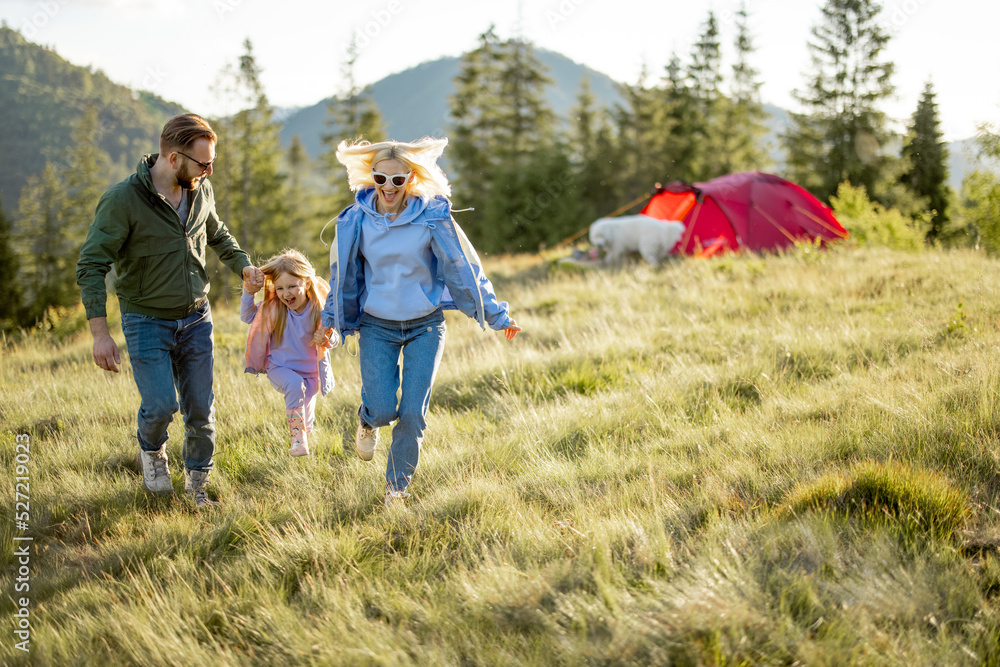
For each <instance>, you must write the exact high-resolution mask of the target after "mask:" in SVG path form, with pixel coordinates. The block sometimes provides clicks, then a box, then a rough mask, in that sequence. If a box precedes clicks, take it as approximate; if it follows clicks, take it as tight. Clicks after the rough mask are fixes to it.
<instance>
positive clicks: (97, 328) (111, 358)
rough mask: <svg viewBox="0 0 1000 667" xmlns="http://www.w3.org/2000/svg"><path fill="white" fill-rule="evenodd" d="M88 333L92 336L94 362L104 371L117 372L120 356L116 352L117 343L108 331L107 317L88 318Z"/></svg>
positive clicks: (120, 360)
mask: <svg viewBox="0 0 1000 667" xmlns="http://www.w3.org/2000/svg"><path fill="white" fill-rule="evenodd" d="M90 333H91V335H92V336H93V337H94V363H95V364H97V365H98V366H100V367H101V368H102V369H104V370H106V371H111V372H113V373H117V372H118V364H120V363H121V362H122V358H121V355H120V354H119V353H118V344H117V343H115V339H114V338H112V337H111V334H110V333H108V318H106V317H95V318H93V319H92V320H90Z"/></svg>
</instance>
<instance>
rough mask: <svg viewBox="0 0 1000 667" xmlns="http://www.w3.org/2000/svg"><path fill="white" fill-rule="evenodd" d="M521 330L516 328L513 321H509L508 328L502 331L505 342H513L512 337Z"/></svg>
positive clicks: (515, 323)
mask: <svg viewBox="0 0 1000 667" xmlns="http://www.w3.org/2000/svg"><path fill="white" fill-rule="evenodd" d="M520 330H521V327H519V326H517V322H515V321H514V320H511V321H510V326H508V327H507V328H506V329H504V330H503V335H504V336H506V337H507V340H514V336H516V335H517V332H518V331H520Z"/></svg>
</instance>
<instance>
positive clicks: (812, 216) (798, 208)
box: [792, 204, 847, 239]
mask: <svg viewBox="0 0 1000 667" xmlns="http://www.w3.org/2000/svg"><path fill="white" fill-rule="evenodd" d="M792 208H794V209H795V210H796V211H798V212H799V213H801V214H802V215H804V216H806V217H807V218H809V219H810V220H812V221H813V222H815V223H816V224H818V225H820V226H822V227H823V228H824V229H826V230H827V231H828V232H831V233H833V234H836V235H837V236H839V237H840V238H842V239H846V238H847V234H846V233H841V231H840V230H839V229H835V228H833V227H831V226H830V225H829V224H828V223H826V222H825V221H823V220H820V219H819V218H817V217H816V216H814V215H813V214H812V213H810V212H809V211H807V210H805V209H804V208H800V207H798V206H796V205H795V204H792Z"/></svg>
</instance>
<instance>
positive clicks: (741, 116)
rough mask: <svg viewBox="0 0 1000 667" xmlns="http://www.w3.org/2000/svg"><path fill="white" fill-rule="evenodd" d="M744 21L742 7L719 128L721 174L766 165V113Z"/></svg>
mask: <svg viewBox="0 0 1000 667" xmlns="http://www.w3.org/2000/svg"><path fill="white" fill-rule="evenodd" d="M747 19H748V16H747V10H746V4H743V5H741V6H740V9H739V10H738V11H737V12H736V44H735V46H736V63H735V64H734V65H733V79H732V86H731V90H730V97H729V99H728V100H727V101H726V104H725V112H724V113H725V122H724V123H723V124H722V127H721V128H719V131H720V132H721V133H722V136H723V138H724V145H725V148H724V149H723V150H722V152H721V155H720V158H721V168H722V172H723V173H734V172H741V171H752V170H756V169H762V168H763V167H764V165H765V164H766V162H767V153H766V152H765V150H764V149H763V148H762V147H761V145H760V138H761V137H762V136H763V135H764V133H765V132H766V131H767V128H766V126H765V125H764V120H765V119H766V118H767V112H765V111H764V105H763V104H762V103H761V100H760V87H761V81H760V78H759V76H760V72H759V71H758V70H757V69H755V68H754V67H753V66H752V65H751V64H750V57H751V55H752V54H753V52H754V47H753V42H752V39H751V36H750V29H749V26H748V25H747Z"/></svg>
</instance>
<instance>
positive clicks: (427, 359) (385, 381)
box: [358, 310, 446, 491]
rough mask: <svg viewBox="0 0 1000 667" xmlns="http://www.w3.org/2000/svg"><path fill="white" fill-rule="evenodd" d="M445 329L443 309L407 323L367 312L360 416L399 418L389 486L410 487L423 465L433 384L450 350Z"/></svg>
mask: <svg viewBox="0 0 1000 667" xmlns="http://www.w3.org/2000/svg"><path fill="white" fill-rule="evenodd" d="M445 329H446V326H445V322H444V314H443V313H442V312H441V311H440V310H437V311H435V312H433V313H431V314H430V315H427V316H426V317H421V318H418V319H415V320H407V321H404V322H394V321H391V320H383V319H381V318H378V317H374V316H372V315H369V314H368V313H362V315H361V338H360V341H359V343H358V356H359V360H360V362H361V407H360V409H359V410H358V416H359V417H360V418H361V420H362V421H363V422H365V423H366V424H368V425H369V426H374V427H376V428H377V427H379V426H387V425H389V424H391V423H392V422H393V421H395V422H396V425H395V426H394V427H393V429H392V445H390V447H389V462H388V464H387V465H386V470H385V481H386V486H387V488H389V489H392V490H395V491H402V490H403V489H405V488H406V486H407V485H408V484H409V483H410V480H411V479H413V473H414V471H416V469H417V461H418V460H419V458H420V443H421V442H422V441H423V439H424V429H425V428H426V427H427V421H426V419H425V418H426V416H427V408H428V406H429V405H430V401H431V387H432V385H433V384H434V376H435V375H436V374H437V370H438V366H439V365H440V363H441V353H442V352H443V351H444V334H445ZM400 389H401V390H402V391H401V392H400V394H399V399H398V401H397V398H396V393H397V391H398V390H400Z"/></svg>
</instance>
